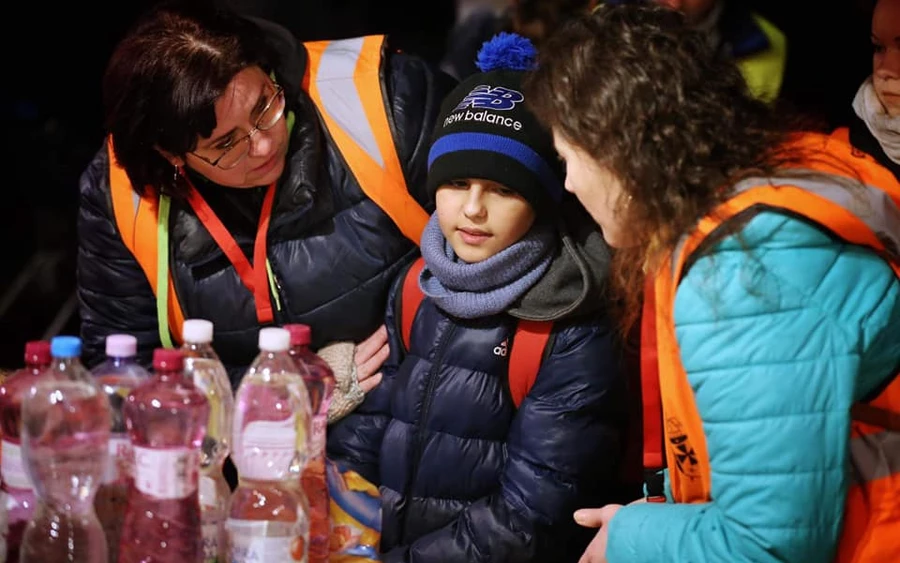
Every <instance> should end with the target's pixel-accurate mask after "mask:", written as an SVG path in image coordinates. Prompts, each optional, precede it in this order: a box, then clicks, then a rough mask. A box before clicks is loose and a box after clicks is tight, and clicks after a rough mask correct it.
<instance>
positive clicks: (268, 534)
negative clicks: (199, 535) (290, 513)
mask: <svg viewBox="0 0 900 563" xmlns="http://www.w3.org/2000/svg"><path fill="white" fill-rule="evenodd" d="M228 528H229V531H230V534H229V537H230V538H231V548H230V551H229V554H228V555H229V561H230V562H231V563H251V562H252V563H256V562H267V561H273V562H274V561H284V562H294V561H300V562H302V563H306V562H307V556H306V545H305V543H306V542H305V540H304V538H303V536H302V535H300V534H299V533H297V530H296V528H297V527H296V526H291V525H290V524H287V523H283V522H259V521H254V520H237V519H234V518H229V519H228ZM278 532H281V533H278ZM276 534H277V535H276Z"/></svg>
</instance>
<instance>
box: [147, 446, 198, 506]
mask: <svg viewBox="0 0 900 563" xmlns="http://www.w3.org/2000/svg"><path fill="white" fill-rule="evenodd" d="M199 476H200V455H199V452H198V451H197V450H194V449H190V448H164V449H157V448H143V447H141V446H134V484H135V487H137V489H138V490H139V491H140V492H142V493H144V494H145V495H148V496H151V497H154V498H157V499H160V500H175V499H183V498H186V497H188V496H190V495H192V494H193V493H194V492H195V491H196V490H197V485H198V480H199Z"/></svg>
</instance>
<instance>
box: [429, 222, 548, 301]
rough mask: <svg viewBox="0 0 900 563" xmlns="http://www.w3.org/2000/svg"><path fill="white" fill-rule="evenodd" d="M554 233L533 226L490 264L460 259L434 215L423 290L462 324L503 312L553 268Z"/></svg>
mask: <svg viewBox="0 0 900 563" xmlns="http://www.w3.org/2000/svg"><path fill="white" fill-rule="evenodd" d="M555 248H556V233H555V231H554V229H553V228H552V227H551V226H550V225H545V224H539V223H535V225H534V226H533V227H532V228H531V230H530V231H528V233H527V234H526V235H525V236H524V237H523V238H522V239H521V240H519V241H518V242H516V243H515V244H513V245H511V246H509V247H508V248H505V249H503V250H501V251H500V252H498V253H497V254H495V255H494V256H491V257H490V258H488V259H487V260H482V261H481V262H476V263H474V264H468V263H466V262H463V261H462V260H460V259H459V258H458V257H457V256H456V253H455V252H453V248H452V247H451V246H450V243H449V242H448V241H447V239H446V238H444V234H443V233H442V232H441V228H440V225H438V220H437V214H436V213H435V214H434V215H432V216H431V219H430V220H429V221H428V225H426V227H425V231H424V232H423V233H422V258H424V259H425V268H424V269H423V270H422V274H421V276H420V277H419V287H421V288H422V292H423V293H424V294H425V295H426V296H428V297H429V298H430V299H432V300H433V301H434V302H435V304H436V305H437V306H438V307H439V308H441V309H442V310H444V311H446V312H447V313H450V314H451V315H454V316H456V317H460V318H463V319H474V318H478V317H487V316H490V315H494V314H497V313H501V312H503V311H505V310H506V309H508V308H509V306H510V305H512V304H513V303H514V302H515V301H516V300H517V299H519V297H521V296H522V295H524V294H525V292H526V291H528V289H529V288H530V287H531V286H532V285H534V284H535V283H536V282H537V281H538V280H539V279H541V276H543V275H544V273H545V272H546V271H547V268H549V267H550V261H551V260H552V257H553V252H554V250H555Z"/></svg>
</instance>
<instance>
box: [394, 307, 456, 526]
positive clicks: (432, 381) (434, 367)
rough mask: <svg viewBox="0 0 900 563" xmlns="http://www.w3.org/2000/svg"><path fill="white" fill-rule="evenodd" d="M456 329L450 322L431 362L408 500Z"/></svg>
mask: <svg viewBox="0 0 900 563" xmlns="http://www.w3.org/2000/svg"><path fill="white" fill-rule="evenodd" d="M454 330H456V325H454V324H453V323H450V327H449V328H448V329H447V331H446V332H445V333H444V334H443V336H441V339H440V341H439V342H438V351H437V354H435V357H434V363H433V364H431V369H430V370H428V381H427V382H426V383H425V397H424V401H423V403H422V414H421V415H420V416H419V424H417V425H416V433H415V434H414V435H413V450H412V451H413V458H412V461H413V466H412V471H410V473H409V482H408V483H407V484H406V491H405V492H404V495H403V496H404V498H405V499H407V500H408V499H409V497H410V495H411V494H412V488H413V485H414V484H415V482H416V478H417V477H418V473H419V464H420V462H421V460H422V453H423V451H424V449H425V423H426V421H427V420H428V411H429V410H431V401H432V399H433V398H434V387H435V385H436V384H437V376H438V371H440V369H441V365H442V364H443V361H444V353H445V352H446V351H447V350H446V348H447V342H448V341H449V340H450V336H452V335H453V332H454ZM408 518H409V512H408V511H407V512H406V513H405V514H404V515H403V528H402V529H401V530H400V538H401V541H405V538H406V524H407V520H408Z"/></svg>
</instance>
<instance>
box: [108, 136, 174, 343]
mask: <svg viewBox="0 0 900 563" xmlns="http://www.w3.org/2000/svg"><path fill="white" fill-rule="evenodd" d="M106 147H107V156H108V157H109V188H110V195H111V199H112V207H113V214H114V215H115V217H116V227H117V228H118V229H119V235H120V236H121V237H122V242H124V243H125V246H126V248H128V250H130V251H131V253H132V254H133V255H134V257H135V258H136V259H137V262H138V264H139V265H140V266H141V269H142V270H143V271H144V275H145V276H146V277H147V281H149V282H150V289H152V290H153V294H154V295H155V296H156V300H157V307H156V314H157V318H156V322H157V325H158V327H159V340H160V342H161V343H162V345H163V346H165V347H166V348H172V347H173V342H172V337H173V336H174V337H175V340H176V341H178V342H180V341H181V325H182V324H184V313H183V312H182V310H181V307H180V306H179V304H178V295H177V294H176V293H175V284H174V282H173V281H172V276H170V275H168V271H169V268H168V261H169V224H168V223H169V198H168V197H162V198H157V197H156V196H155V195H145V196H144V197H140V196H138V194H137V192H136V191H134V189H133V188H132V186H131V180H129V179H128V175H127V174H126V173H125V170H124V169H123V168H122V167H121V166H119V163H118V162H116V157H115V151H114V150H113V145H112V137H110V138H108V139H107V144H106ZM152 193H153V192H152V191H151V190H147V194H152ZM158 258H162V260H161V262H162V263H159V262H157V259H158ZM162 284H166V286H167V287H168V291H165V292H163V293H162V294H160V292H159V291H158V289H157V288H158V287H159V286H160V285H162ZM170 330H171V333H170V332H169V331H170Z"/></svg>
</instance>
